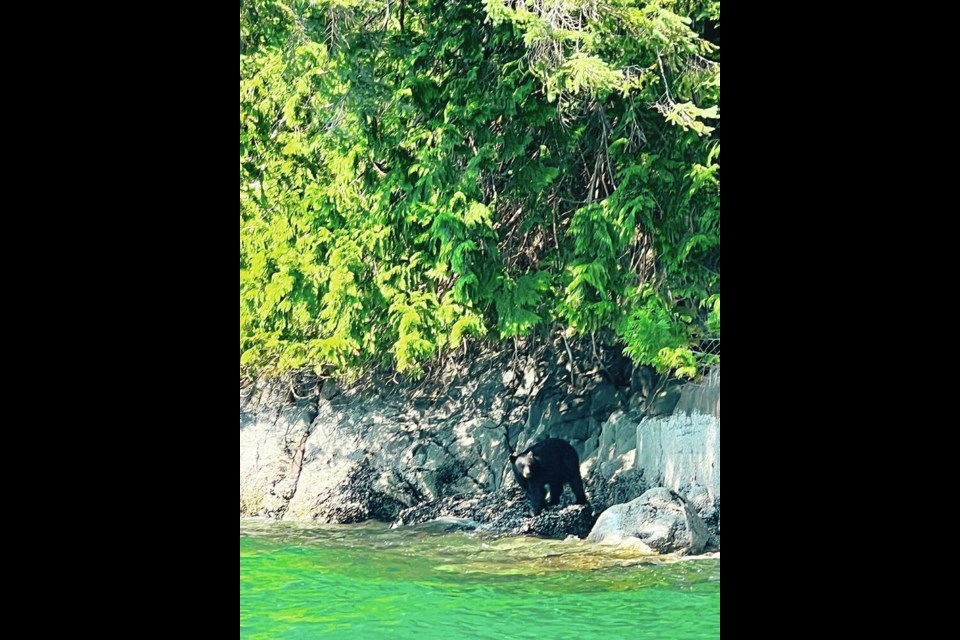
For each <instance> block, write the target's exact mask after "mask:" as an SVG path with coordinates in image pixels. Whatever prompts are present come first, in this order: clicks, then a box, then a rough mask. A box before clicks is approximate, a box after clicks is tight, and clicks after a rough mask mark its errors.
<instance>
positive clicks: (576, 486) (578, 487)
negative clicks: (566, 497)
mask: <svg viewBox="0 0 960 640" xmlns="http://www.w3.org/2000/svg"><path fill="white" fill-rule="evenodd" d="M570 488H571V489H573V495H575V496H577V504H587V494H586V493H585V492H584V491H583V479H582V478H581V477H580V473H579V472H578V473H577V475H575V476H574V477H573V479H572V480H570Z"/></svg>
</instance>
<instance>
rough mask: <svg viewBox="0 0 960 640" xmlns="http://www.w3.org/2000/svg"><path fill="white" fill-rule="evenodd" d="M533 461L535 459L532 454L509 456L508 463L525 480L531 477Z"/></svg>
mask: <svg viewBox="0 0 960 640" xmlns="http://www.w3.org/2000/svg"><path fill="white" fill-rule="evenodd" d="M534 461H535V459H534V457H533V453H532V452H531V453H526V454H524V455H522V456H517V455H513V456H510V462H511V463H512V464H513V468H514V470H516V472H517V473H518V474H519V475H520V476H521V477H523V478H526V479H527V480H529V479H530V478H532V477H533V468H534Z"/></svg>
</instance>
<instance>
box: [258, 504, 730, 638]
mask: <svg viewBox="0 0 960 640" xmlns="http://www.w3.org/2000/svg"><path fill="white" fill-rule="evenodd" d="M719 637H720V561H719V560H694V561H685V562H674V563H662V562H653V561H651V560H649V559H643V558H640V557H638V556H636V555H635V554H633V553H631V552H624V551H620V552H612V551H609V550H603V549H597V548H594V547H592V546H590V545H587V544H585V543H578V542H559V541H543V540H535V539H529V538H510V539H500V540H493V539H490V538H488V537H484V536H479V535H477V534H464V533H431V532H426V531H414V530H400V531H389V530H386V529H385V528H384V527H383V526H382V525H378V526H362V527H328V528H321V529H304V528H297V527H291V526H287V525H261V524H244V523H241V524H240V638H241V640H244V639H246V640H260V639H268V638H269V639H271V640H275V639H288V638H310V639H312V638H324V639H326V638H330V639H339V638H358V639H361V638H362V639H366V638H370V639H371V640H379V639H380V638H383V639H384V640H393V639H404V638H412V639H416V640H432V639H437V640H441V639H442V640H461V639H464V640H466V639H471V638H491V639H493V638H495V639H496V640H507V639H509V640H513V639H516V638H537V639H542V640H566V639H568V638H569V639H570V640H583V639H586V638H598V639H603V640H615V639H617V638H631V639H664V640H671V639H678V640H679V639H685V638H719Z"/></svg>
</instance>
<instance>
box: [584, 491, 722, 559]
mask: <svg viewBox="0 0 960 640" xmlns="http://www.w3.org/2000/svg"><path fill="white" fill-rule="evenodd" d="M710 539H711V536H710V532H709V531H707V527H706V525H705V524H704V523H703V520H701V519H700V516H698V515H697V514H696V512H695V511H694V509H693V507H692V505H691V504H690V503H689V502H687V501H686V500H684V499H683V498H682V497H681V496H680V495H679V494H677V493H675V492H673V491H671V490H669V489H664V488H659V489H652V490H651V491H648V492H647V493H645V494H643V495H642V496H640V497H639V498H637V499H636V500H634V501H633V502H629V503H627V504H619V505H617V506H615V507H611V508H610V509H607V510H606V511H605V512H604V513H603V514H602V515H601V516H600V518H599V519H598V520H597V524H596V526H594V528H593V531H592V532H591V533H590V536H589V537H588V538H587V540H588V541H590V542H596V543H600V544H623V545H637V546H644V547H647V548H649V549H650V551H653V552H655V553H661V554H664V553H678V554H680V555H689V554H700V553H703V552H704V550H705V549H706V548H707V545H708V544H709V543H710Z"/></svg>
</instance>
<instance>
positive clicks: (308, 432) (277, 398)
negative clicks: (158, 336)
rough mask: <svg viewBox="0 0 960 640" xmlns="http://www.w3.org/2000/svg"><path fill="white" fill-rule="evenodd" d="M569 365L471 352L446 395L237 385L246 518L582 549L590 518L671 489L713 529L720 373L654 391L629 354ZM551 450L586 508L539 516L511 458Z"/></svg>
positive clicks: (533, 356) (380, 386) (544, 354)
mask: <svg viewBox="0 0 960 640" xmlns="http://www.w3.org/2000/svg"><path fill="white" fill-rule="evenodd" d="M574 359H575V360H574V363H570V362H569V356H568V352H567V350H566V348H565V346H560V347H559V348H554V347H544V346H541V347H540V348H539V349H531V350H529V353H527V354H525V355H523V354H520V355H518V354H515V353H514V352H513V351H512V350H511V351H510V352H509V353H505V354H489V353H486V354H485V353H476V354H472V357H470V358H468V359H466V362H467V364H465V365H456V364H450V365H447V367H446V368H445V369H444V370H443V371H438V372H434V373H435V375H434V376H432V377H431V378H430V379H433V380H438V381H441V382H432V383H431V382H423V383H394V382H388V381H384V380H362V381H360V382H358V383H356V384H352V385H342V386H341V385H336V384H334V383H332V382H329V381H328V382H326V383H324V382H322V381H321V380H319V379H317V378H316V377H314V376H312V375H296V376H288V377H286V378H283V379H273V380H271V381H260V382H258V383H257V384H254V385H248V386H245V387H244V386H241V390H240V515H241V517H244V516H256V517H269V518H275V519H283V520H302V521H315V522H320V523H354V522H359V521H363V520H367V519H376V520H382V521H386V522H393V521H397V522H403V523H405V524H415V523H420V522H424V521H425V520H428V519H431V518H436V517H452V518H463V519H467V520H471V521H475V522H477V523H478V524H480V525H484V526H488V527H490V528H492V529H495V530H502V531H512V532H520V533H536V534H538V535H544V536H552V537H563V536H566V535H570V534H574V535H578V536H582V535H585V534H586V533H587V532H588V531H589V529H590V526H591V525H592V524H593V519H594V516H593V514H594V513H599V512H601V511H602V510H604V509H606V508H607V507H609V506H612V505H615V504H619V503H623V502H628V501H630V500H633V499H635V498H636V497H637V496H640V495H641V494H642V493H643V492H644V491H645V490H646V489H647V488H649V487H651V486H660V485H663V486H665V487H668V488H670V489H674V490H677V491H679V492H681V493H682V494H683V495H685V496H687V497H688V498H689V499H690V500H691V502H692V503H694V504H696V505H697V507H698V508H700V509H702V510H703V514H704V516H705V517H707V518H712V521H713V522H714V523H715V527H716V528H719V500H720V493H719V478H720V467H719V441H720V437H719V374H718V373H717V374H716V375H715V377H714V378H712V379H711V381H710V382H708V383H706V384H704V385H697V386H687V387H683V388H682V389H680V388H668V389H666V390H660V391H659V392H658V391H657V390H656V389H655V388H653V386H652V383H651V382H650V381H651V380H652V379H653V378H652V376H650V375H649V374H648V373H647V374H645V375H639V374H638V373H637V372H634V371H633V369H632V367H631V366H630V365H629V363H628V362H627V361H626V360H625V359H624V358H623V357H622V356H620V355H619V354H616V353H603V352H601V353H599V354H598V355H594V354H593V353H592V350H591V352H590V353H589V354H586V353H582V354H576V352H575V353H574ZM461 360H463V359H461ZM588 366H589V367H592V368H593V370H592V371H585V369H586V368H587V367H588ZM571 370H572V372H571ZM638 379H639V382H638ZM673 407H676V409H675V410H674V408H673ZM668 409H669V411H668ZM705 409H706V410H707V411H710V412H711V413H707V412H705V411H704V410H705ZM665 413H666V414H667V415H663V414H665ZM714 414H715V415H714ZM653 415H658V416H661V417H657V418H654V417H652V416H653ZM548 437H557V438H563V439H564V440H567V441H568V442H570V443H571V444H572V445H573V446H574V448H575V449H576V450H577V452H578V454H579V455H580V459H581V462H582V465H581V471H582V473H583V477H584V480H585V483H586V486H587V495H588V497H589V499H590V503H591V504H590V506H591V508H592V510H591V509H590V508H588V509H567V508H565V507H566V506H567V505H568V504H570V503H572V495H571V494H570V491H569V489H567V490H566V491H565V493H564V497H563V500H564V502H563V503H562V504H561V505H560V506H559V507H554V508H551V509H548V510H547V511H546V512H545V513H544V514H543V515H542V516H541V518H538V519H534V518H532V517H530V514H529V505H527V504H526V501H525V499H523V496H522V495H521V494H520V493H519V492H517V491H516V482H515V481H514V479H513V477H512V475H511V474H510V470H509V465H508V458H509V455H510V453H511V452H512V451H522V450H523V449H525V448H526V447H527V446H529V445H530V444H533V443H534V442H538V441H540V440H542V439H545V438H548ZM574 512H576V513H574ZM560 514H562V515H560ZM428 516H429V517H428Z"/></svg>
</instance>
